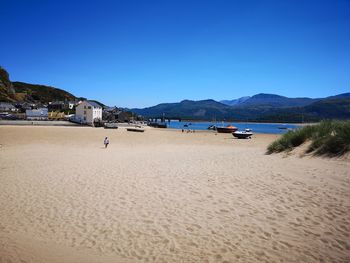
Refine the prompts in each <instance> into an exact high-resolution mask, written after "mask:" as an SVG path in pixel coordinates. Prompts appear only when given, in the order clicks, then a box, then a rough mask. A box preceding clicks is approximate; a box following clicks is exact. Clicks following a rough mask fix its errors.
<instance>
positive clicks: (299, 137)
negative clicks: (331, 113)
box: [267, 121, 350, 157]
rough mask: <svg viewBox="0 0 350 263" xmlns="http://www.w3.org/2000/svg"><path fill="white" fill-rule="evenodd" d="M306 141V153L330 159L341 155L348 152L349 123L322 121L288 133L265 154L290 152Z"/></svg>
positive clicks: (270, 146)
mask: <svg viewBox="0 0 350 263" xmlns="http://www.w3.org/2000/svg"><path fill="white" fill-rule="evenodd" d="M308 140H311V144H310V146H309V147H308V149H307V150H306V152H307V153H312V152H313V153H314V154H315V155H327V156H331V157H333V156H339V155H343V154H345V153H346V152H348V151H350V121H322V122H321V123H319V124H317V125H313V126H305V127H303V128H300V129H297V130H294V131H289V132H288V133H286V134H284V135H283V136H282V137H281V138H279V139H278V140H276V141H274V142H273V143H271V144H270V145H269V146H268V148H267V154H271V153H278V152H283V151H291V150H293V148H294V147H297V146H299V145H301V144H303V143H304V142H306V141H308Z"/></svg>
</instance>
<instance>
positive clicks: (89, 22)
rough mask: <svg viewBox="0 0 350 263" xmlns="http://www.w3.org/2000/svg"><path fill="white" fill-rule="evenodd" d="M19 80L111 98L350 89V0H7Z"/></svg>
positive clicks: (0, 11)
mask: <svg viewBox="0 0 350 263" xmlns="http://www.w3.org/2000/svg"><path fill="white" fill-rule="evenodd" d="M0 3H1V8H0V17H1V25H2V26H1V40H0V65H2V66H3V67H5V68H6V69H7V70H8V71H9V73H10V77H11V80H13V81H23V82H28V83H38V84H45V85H51V86H54V87H58V88H62V89H65V90H67V91H69V92H71V93H73V94H74V95H76V96H83V97H88V98H90V99H97V100H100V101H101V102H104V103H105V104H108V105H117V106H123V107H146V106H152V105H155V104H158V103H162V102H177V101H181V100H183V99H192V100H200V99H208V98H212V99H215V100H221V99H233V98H238V97H242V96H246V95H254V94H257V93H274V94H280V95H284V96H289V97H304V96H305V97H306V96H307V97H324V96H330V95H335V94H338V93H343V92H349V91H350V1H349V0H334V1H322V0H319V1H312V0H310V1H301V0H293V1H287V0H285V1H281V0H276V1H263V0H256V1H253V0H241V1H238V0H237V1H235V0H227V1H220V0H215V1H214V0H212V1H204V0H200V1H190V0H188V1H185V0H178V1H175V0H173V1H171V0H163V1H153V0H143V1H141V0H140V1H135V0H131V1H129V0H128V1H127V0H124V1H103V0H99V1H73V0H72V1H56V2H54V1H49V0H47V1H44V0H41V1H35V0H32V1H29V0H28V1H16V0H0Z"/></svg>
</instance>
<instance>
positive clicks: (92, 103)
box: [86, 100, 102, 108]
mask: <svg viewBox="0 0 350 263" xmlns="http://www.w3.org/2000/svg"><path fill="white" fill-rule="evenodd" d="M86 102H87V103H88V104H90V105H91V106H92V107H94V108H102V107H101V105H99V104H98V103H96V102H94V101H91V100H87V101H86Z"/></svg>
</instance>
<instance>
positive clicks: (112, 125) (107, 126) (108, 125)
mask: <svg viewBox="0 0 350 263" xmlns="http://www.w3.org/2000/svg"><path fill="white" fill-rule="evenodd" d="M104 128H105V129H118V124H117V123H108V122H106V123H105V124H104Z"/></svg>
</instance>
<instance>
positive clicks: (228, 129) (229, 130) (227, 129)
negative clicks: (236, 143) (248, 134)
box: [216, 125, 238, 133]
mask: <svg viewBox="0 0 350 263" xmlns="http://www.w3.org/2000/svg"><path fill="white" fill-rule="evenodd" d="M216 130H217V132H219V133H232V132H235V131H237V130H238V128H237V127H235V126H232V125H227V126H226V127H216Z"/></svg>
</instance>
